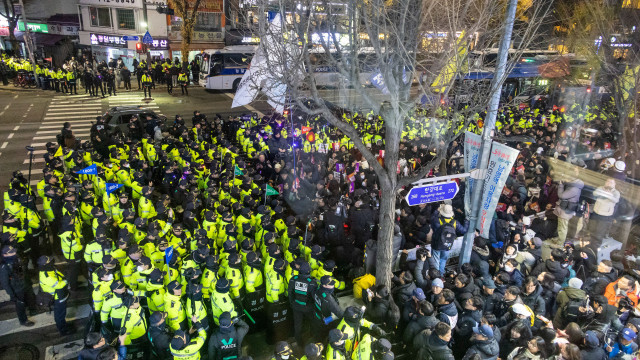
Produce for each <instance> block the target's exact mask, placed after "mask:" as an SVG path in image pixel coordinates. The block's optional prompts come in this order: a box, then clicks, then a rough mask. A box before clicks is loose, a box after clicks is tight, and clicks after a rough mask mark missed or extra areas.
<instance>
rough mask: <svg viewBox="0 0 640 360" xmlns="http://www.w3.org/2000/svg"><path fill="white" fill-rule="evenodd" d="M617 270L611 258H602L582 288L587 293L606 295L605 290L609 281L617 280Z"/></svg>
mask: <svg viewBox="0 0 640 360" xmlns="http://www.w3.org/2000/svg"><path fill="white" fill-rule="evenodd" d="M617 275H618V274H617V272H616V271H615V270H614V269H613V264H612V263H611V261H609V260H602V261H600V263H599V264H598V267H597V268H596V271H594V272H593V273H591V276H589V277H587V279H586V281H585V282H584V285H583V286H582V288H583V289H584V291H585V292H586V293H587V294H593V295H595V294H598V295H604V291H605V290H606V288H607V285H609V283H611V282H614V281H616V279H617Z"/></svg>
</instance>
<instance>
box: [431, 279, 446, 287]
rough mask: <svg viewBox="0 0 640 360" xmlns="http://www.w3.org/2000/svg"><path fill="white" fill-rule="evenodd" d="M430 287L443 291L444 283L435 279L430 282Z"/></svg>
mask: <svg viewBox="0 0 640 360" xmlns="http://www.w3.org/2000/svg"><path fill="white" fill-rule="evenodd" d="M431 286H435V287H438V288H440V289H444V282H442V279H440V278H435V279H433V281H432V282H431Z"/></svg>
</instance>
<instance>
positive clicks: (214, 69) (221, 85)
mask: <svg viewBox="0 0 640 360" xmlns="http://www.w3.org/2000/svg"><path fill="white" fill-rule="evenodd" d="M256 48H257V46H250V45H235V46H227V47H225V48H223V49H213V50H205V51H203V52H202V53H201V54H198V55H196V61H198V62H199V63H200V79H199V84H200V86H203V87H204V88H206V89H211V90H232V91H234V92H235V91H236V89H237V88H238V85H239V84H240V79H242V75H244V73H245V72H246V71H247V68H248V67H249V64H250V63H251V58H252V57H253V54H254V53H255V52H256Z"/></svg>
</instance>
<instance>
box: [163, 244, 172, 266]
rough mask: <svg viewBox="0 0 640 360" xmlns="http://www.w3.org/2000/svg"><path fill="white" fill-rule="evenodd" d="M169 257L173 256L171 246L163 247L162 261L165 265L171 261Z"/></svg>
mask: <svg viewBox="0 0 640 360" xmlns="http://www.w3.org/2000/svg"><path fill="white" fill-rule="evenodd" d="M171 257H173V246H169V247H168V248H166V249H164V261H165V264H167V266H169V263H170V262H171Z"/></svg>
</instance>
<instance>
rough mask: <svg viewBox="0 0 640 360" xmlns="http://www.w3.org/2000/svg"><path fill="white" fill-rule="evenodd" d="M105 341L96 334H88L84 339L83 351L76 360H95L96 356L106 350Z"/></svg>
mask: <svg viewBox="0 0 640 360" xmlns="http://www.w3.org/2000/svg"><path fill="white" fill-rule="evenodd" d="M108 347H109V346H108V345H107V341H106V340H105V339H104V337H103V336H102V335H101V334H100V333H97V332H90V333H88V334H87V337H86V338H85V339H84V349H82V350H81V351H80V353H79V354H78V360H96V359H97V358H98V355H99V354H100V353H101V352H102V351H104V349H106V348H108Z"/></svg>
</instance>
